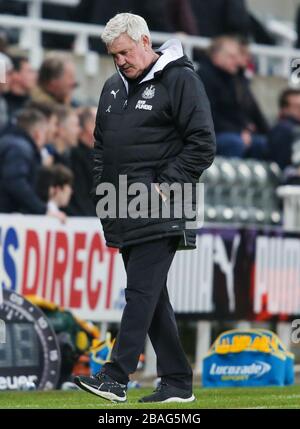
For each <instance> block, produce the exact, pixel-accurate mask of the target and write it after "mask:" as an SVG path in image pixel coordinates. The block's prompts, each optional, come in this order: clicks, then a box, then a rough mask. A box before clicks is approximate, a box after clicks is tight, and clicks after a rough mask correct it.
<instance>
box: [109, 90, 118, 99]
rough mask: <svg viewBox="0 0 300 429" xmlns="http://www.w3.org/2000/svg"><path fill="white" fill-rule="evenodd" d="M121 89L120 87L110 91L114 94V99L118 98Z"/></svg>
mask: <svg viewBox="0 0 300 429" xmlns="http://www.w3.org/2000/svg"><path fill="white" fill-rule="evenodd" d="M119 91H120V90H119V89H118V90H117V91H114V90H113V89H112V90H111V91H110V93H111V95H113V96H114V99H116V98H117V94H118V92H119Z"/></svg>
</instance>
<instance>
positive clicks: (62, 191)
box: [54, 184, 73, 208]
mask: <svg viewBox="0 0 300 429" xmlns="http://www.w3.org/2000/svg"><path fill="white" fill-rule="evenodd" d="M72 193H73V189H72V187H71V185H69V184H66V185H63V186H57V187H56V188H55V193H54V199H55V201H56V203H57V205H58V207H59V208H60V207H67V205H68V204H69V202H70V199H71V196H72Z"/></svg>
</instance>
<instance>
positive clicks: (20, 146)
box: [0, 0, 300, 222]
mask: <svg viewBox="0 0 300 429" xmlns="http://www.w3.org/2000/svg"><path fill="white" fill-rule="evenodd" d="M121 3H122V5H121ZM135 3H136V4H135ZM206 3H209V7H207V5H206ZM12 8H14V10H13V13H14V14H23V13H26V10H25V8H26V4H24V3H23V2H19V1H16V2H14V1H10V2H6V1H1V0H0V13H12ZM8 9H10V10H8ZM127 9H128V10H134V11H135V12H136V13H139V14H141V15H143V16H144V17H145V18H146V20H147V21H148V23H149V26H150V28H151V29H152V30H157V31H168V32H175V31H177V32H178V31H181V32H184V33H187V34H194V35H203V36H208V37H211V38H212V39H211V40H212V41H211V45H210V47H209V49H208V50H207V51H206V52H197V53H196V57H197V67H198V69H197V72H198V73H199V76H200V77H201V79H202V81H203V84H204V86H205V89H206V92H207V94H208V97H209V100H210V103H211V107H212V114H213V119H214V125H215V131H216V137H217V154H218V155H220V156H224V157H237V158H255V159H259V160H270V161H275V162H277V163H278V164H279V166H280V167H281V169H282V170H284V171H285V172H286V180H287V181H289V182H290V183H299V178H298V177H299V175H298V165H300V155H299V154H300V90H299V89H293V88H287V89H286V90H284V91H283V92H282V93H281V94H280V97H279V101H278V108H279V115H278V119H277V121H276V122H275V124H274V123H273V124H269V123H268V121H267V119H266V117H265V115H264V114H263V112H262V110H261V108H260V106H259V104H258V102H257V100H256V98H255V96H254V94H253V92H252V90H251V79H252V77H253V75H254V73H255V64H254V62H253V59H252V56H251V53H250V49H249V40H251V39H249V36H250V35H251V34H252V39H254V40H256V41H258V40H257V39H255V37H257V28H258V27H257V26H256V27H255V25H254V21H253V19H252V18H251V16H250V15H249V13H248V12H247V10H246V7H245V3H244V1H243V0H226V1H225V0H209V2H206V1H205V0H202V1H197V0H189V1H188V0H184V1H183V0H182V1H180V0H177V1H176V0H165V1H162V0H160V1H158V2H156V1H155V0H152V1H151V7H150V3H148V2H147V1H144V2H143V3H142V2H135V1H134V0H130V1H122V2H118V1H111V2H107V1H102V0H97V1H94V0H82V1H81V2H80V4H79V6H78V7H77V8H74V9H71V8H70V7H69V8H68V7H67V8H66V7H65V6H64V7H62V6H54V5H51V7H49V5H48V7H47V5H46V4H45V5H44V10H43V14H44V16H45V17H47V18H52V19H63V20H68V19H69V20H79V18H78V16H80V18H81V21H85V22H92V23H97V24H105V23H106V22H107V20H108V19H109V18H110V17H111V16H113V15H114V14H115V13H116V12H117V11H119V10H122V11H126V10H127ZM158 11H160V12H161V13H158ZM154 12H155V13H154ZM78 14H79V15H78ZM255 28H256V32H255V31H254V30H255ZM199 29H201V31H200V30H199ZM258 33H259V34H260V37H262V39H260V38H259V37H258V39H259V40H263V42H264V43H266V41H267V39H266V38H268V35H267V33H263V30H261V31H260V32H258ZM255 34H256V36H255ZM263 34H264V36H262V35H263ZM264 37H265V39H264ZM1 40H2V41H3V40H4V42H3V43H1ZM268 41H269V42H270V43H272V40H271V39H269V40H268ZM72 43H73V41H72V38H70V37H67V38H66V37H65V36H62V35H58V34H44V45H45V46H46V47H47V48H52V47H53V48H54V47H55V48H56V50H57V47H58V46H59V47H62V48H64V49H70V48H71V47H72ZM90 44H91V48H96V49H97V50H98V52H101V50H102V48H103V47H102V44H101V42H100V39H98V40H93V39H92V40H91V41H90ZM8 45H9V42H8V44H7V43H6V42H5V38H2V39H1V37H0V61H1V62H5V65H6V83H2V84H0V213H15V212H21V213H30V214H47V215H50V216H53V217H56V218H58V219H60V221H62V222H64V221H65V220H66V217H67V216H95V206H94V203H93V200H92V198H91V189H92V185H93V183H92V150H93V149H92V148H93V143H94V139H93V131H94V125H95V118H96V107H95V106H82V105H80V104H79V103H78V102H76V101H75V100H74V91H75V89H76V87H77V86H78V82H77V78H76V67H75V64H74V62H73V60H72V57H71V56H68V55H67V54H66V52H65V51H64V52H62V53H57V51H56V53H51V52H50V53H49V54H47V55H46V56H45V58H44V61H43V63H42V64H41V66H40V68H39V70H37V71H36V70H34V69H33V68H32V66H31V64H30V62H29V61H28V58H26V57H25V56H17V55H9V46H8ZM1 51H2V52H1ZM298 141H299V143H298ZM298 158H299V159H298Z"/></svg>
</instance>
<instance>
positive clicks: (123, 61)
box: [116, 55, 126, 67]
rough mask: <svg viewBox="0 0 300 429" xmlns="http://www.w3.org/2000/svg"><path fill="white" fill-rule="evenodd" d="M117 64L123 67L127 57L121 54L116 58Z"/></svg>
mask: <svg viewBox="0 0 300 429" xmlns="http://www.w3.org/2000/svg"><path fill="white" fill-rule="evenodd" d="M116 64H117V66H118V67H123V66H124V65H125V64H126V61H125V58H124V57H123V56H122V55H120V56H119V57H117V58H116Z"/></svg>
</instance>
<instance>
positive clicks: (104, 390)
mask: <svg viewBox="0 0 300 429" xmlns="http://www.w3.org/2000/svg"><path fill="white" fill-rule="evenodd" d="M74 382H75V383H76V384H77V386H79V387H81V389H83V390H85V391H86V392H89V393H93V394H94V395H97V396H100V397H101V398H104V399H107V400H108V401H112V402H125V401H126V399H127V397H126V391H127V385H126V384H121V383H118V382H117V381H115V380H113V379H112V378H111V377H110V376H109V375H107V374H104V373H103V372H99V373H98V374H96V375H95V376H92V377H85V376H82V377H81V376H80V377H79V376H77V377H75V378H74Z"/></svg>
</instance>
